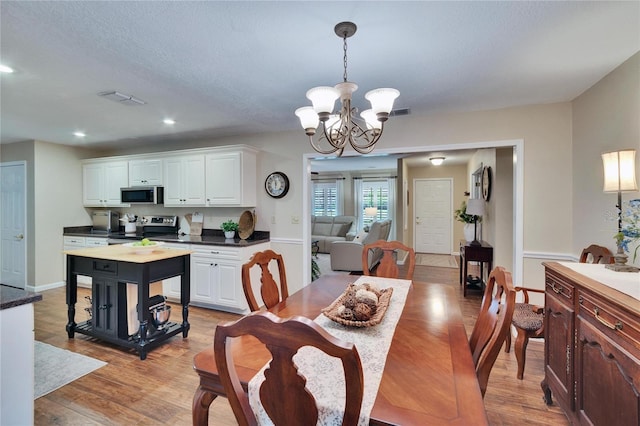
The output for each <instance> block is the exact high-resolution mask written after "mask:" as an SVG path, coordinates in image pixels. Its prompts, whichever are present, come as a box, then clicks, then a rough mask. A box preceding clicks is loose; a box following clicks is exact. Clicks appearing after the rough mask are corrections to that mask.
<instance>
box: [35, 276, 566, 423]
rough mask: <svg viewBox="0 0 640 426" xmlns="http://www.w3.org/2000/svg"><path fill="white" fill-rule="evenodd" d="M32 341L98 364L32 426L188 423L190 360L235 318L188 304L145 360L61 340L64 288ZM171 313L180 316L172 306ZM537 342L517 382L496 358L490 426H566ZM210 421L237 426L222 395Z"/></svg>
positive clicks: (470, 309)
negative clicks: (546, 382)
mask: <svg viewBox="0 0 640 426" xmlns="http://www.w3.org/2000/svg"><path fill="white" fill-rule="evenodd" d="M414 279H415V280H416V281H423V282H439V283H446V284H451V285H454V286H456V288H459V286H458V270H457V269H451V268H435V267H426V266H416V270H415V273H414ZM459 290H460V291H459V297H460V299H459V300H460V306H461V309H462V312H463V315H464V318H465V327H466V328H467V333H470V332H471V330H472V328H473V324H474V322H475V319H476V315H477V312H478V309H479V306H480V299H481V295H471V296H469V295H467V296H468V297H467V298H463V297H462V289H461V288H460V289H459ZM89 293H90V292H89V290H87V289H79V293H78V300H80V302H79V303H78V304H77V305H76V311H77V314H76V320H77V321H78V320H80V319H82V320H84V318H85V317H84V314H85V313H84V311H83V310H82V308H83V307H84V296H85V295H89ZM34 308H35V337H36V340H39V341H41V342H45V343H49V344H51V345H54V346H58V347H60V348H64V349H68V350H71V351H74V352H77V353H81V354H85V355H88V356H91V357H94V358H98V359H101V360H103V361H105V362H107V363H108V365H106V366H105V367H102V368H100V369H98V370H96V371H94V372H92V373H90V374H88V375H86V376H84V377H82V378H80V379H78V380H76V381H74V382H72V383H70V384H68V385H66V386H64V387H62V388H60V389H58V390H56V391H54V392H52V393H50V394H48V395H45V396H43V397H41V398H38V399H37V400H36V401H35V424H36V425H54V424H55V425H57V424H60V425H92V424H114V425H125V424H126V425H130V424H140V425H156V424H171V425H190V424H191V400H192V397H193V393H194V391H195V389H196V387H197V385H198V377H197V375H196V374H195V373H194V372H193V370H192V359H193V356H194V355H195V354H196V353H197V352H199V351H200V350H202V349H204V348H205V347H207V346H209V345H211V344H212V342H213V332H214V329H215V325H216V324H217V323H218V322H219V321H229V320H233V319H235V318H237V317H238V316H237V315H233V314H227V313H224V312H219V311H214V310H209V309H202V308H196V307H191V308H190V309H189V322H190V323H191V330H190V332H189V337H188V338H187V339H182V337H181V336H176V337H173V338H172V339H170V340H169V341H168V342H167V343H166V344H164V345H162V346H160V347H159V348H156V349H154V350H152V351H151V352H149V354H148V356H147V359H146V360H145V361H140V359H139V358H138V356H137V354H135V353H134V352H131V351H127V350H125V349H122V348H119V347H116V346H113V345H110V344H107V343H104V342H101V341H98V340H96V339H93V338H90V337H88V336H84V335H80V334H76V336H75V338H74V339H68V338H67V334H66V331H65V325H66V322H67V317H66V312H67V309H66V303H65V290H64V288H58V289H54V290H49V291H46V292H43V300H42V301H40V302H38V303H35V304H34ZM173 311H174V312H179V309H177V307H175V308H174V309H173ZM543 351H544V345H543V342H542V341H531V342H530V343H529V347H528V349H527V365H526V368H525V373H524V380H518V379H516V370H517V365H516V360H515V356H514V354H513V352H510V353H508V354H507V353H504V351H503V352H501V354H500V355H499V357H498V360H497V361H496V364H495V365H494V367H493V371H492V372H491V377H490V378H489V385H488V388H487V393H486V395H485V400H484V401H485V407H486V409H487V414H488V417H489V421H490V424H492V425H516V424H522V423H525V422H526V423H527V424H529V425H568V424H569V423H568V421H567V419H566V417H565V416H564V414H563V413H562V411H561V410H560V409H559V408H558V407H557V406H556V405H554V406H551V407H548V406H546V405H545V404H544V402H543V401H542V391H541V390H540V381H541V380H542V378H543V360H544V352H543ZM209 416H210V417H209V423H210V424H212V425H236V424H237V423H236V421H235V418H234V417H233V413H232V412H231V409H230V407H229V404H228V402H227V400H226V399H224V398H217V399H216V400H215V401H214V402H213V403H212V405H211V411H210V415H209Z"/></svg>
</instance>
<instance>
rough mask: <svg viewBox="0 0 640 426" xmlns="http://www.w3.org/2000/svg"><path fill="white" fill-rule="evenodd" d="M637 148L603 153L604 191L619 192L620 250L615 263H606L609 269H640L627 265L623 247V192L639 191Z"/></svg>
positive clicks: (618, 240) (631, 270) (633, 270)
mask: <svg viewBox="0 0 640 426" xmlns="http://www.w3.org/2000/svg"><path fill="white" fill-rule="evenodd" d="M635 163H636V150H635V149H624V150H621V151H612V152H605V153H604V154H602V165H603V167H604V189H603V191H604V192H617V193H618V204H617V205H616V208H617V209H618V236H617V237H616V241H617V246H618V251H617V252H616V254H615V255H614V256H613V258H614V259H615V262H616V263H614V264H609V265H606V268H607V269H611V270H613V271H618V272H638V271H639V270H640V269H638V268H636V267H635V266H632V265H627V264H626V263H627V255H626V254H624V249H623V248H622V237H620V235H622V192H626V191H637V190H638V184H637V183H636V164H635Z"/></svg>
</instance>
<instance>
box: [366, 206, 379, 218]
mask: <svg viewBox="0 0 640 426" xmlns="http://www.w3.org/2000/svg"><path fill="white" fill-rule="evenodd" d="M377 214H378V208H377V207H365V209H364V215H365V216H369V217H372V216H375V215H377Z"/></svg>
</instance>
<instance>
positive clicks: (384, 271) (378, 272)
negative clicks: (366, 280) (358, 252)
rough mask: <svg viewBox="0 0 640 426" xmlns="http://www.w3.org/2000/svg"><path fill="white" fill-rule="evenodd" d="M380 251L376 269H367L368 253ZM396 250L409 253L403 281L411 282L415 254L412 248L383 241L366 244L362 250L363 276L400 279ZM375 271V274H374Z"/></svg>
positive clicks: (394, 242) (395, 242)
mask: <svg viewBox="0 0 640 426" xmlns="http://www.w3.org/2000/svg"><path fill="white" fill-rule="evenodd" d="M375 250H381V251H382V258H381V259H380V263H378V265H377V267H376V268H375V269H374V270H370V269H369V256H370V253H369V252H370V251H375ZM397 250H404V251H406V252H409V255H408V256H407V262H409V263H408V266H407V272H406V274H405V276H404V278H403V279H406V280H412V279H413V270H414V269H415V267H416V252H415V250H414V249H413V248H411V247H407V246H405V245H404V244H402V243H401V242H400V241H385V240H378V241H374V242H373V243H371V244H366V245H365V246H364V247H363V248H362V272H363V274H364V275H369V276H371V275H375V276H378V277H385V278H402V277H399V275H400V270H399V268H398V264H397V261H396V257H397V255H396V252H397ZM374 271H375V272H374Z"/></svg>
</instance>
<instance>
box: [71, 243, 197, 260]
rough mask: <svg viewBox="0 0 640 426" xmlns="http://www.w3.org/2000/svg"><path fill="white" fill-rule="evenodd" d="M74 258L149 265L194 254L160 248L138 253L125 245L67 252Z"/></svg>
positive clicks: (186, 251) (189, 251) (181, 250)
mask: <svg viewBox="0 0 640 426" xmlns="http://www.w3.org/2000/svg"><path fill="white" fill-rule="evenodd" d="M64 253H65V254H68V255H72V256H81V257H91V258H93V259H104V260H117V261H119V262H133V263H147V262H155V261H157V260H164V259H171V258H172V257H178V256H184V255H185V254H191V253H193V252H192V251H191V250H183V249H175V248H165V247H158V248H154V249H153V251H150V252H149V253H136V251H135V248H133V247H128V246H125V245H124V244H114V245H111V246H100V247H90V248H81V249H77V250H66V251H65V252H64Z"/></svg>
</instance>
